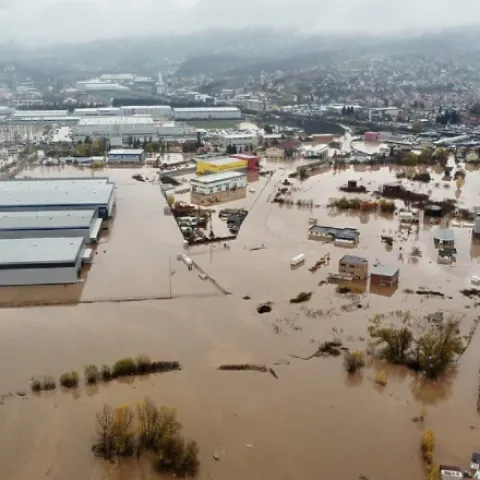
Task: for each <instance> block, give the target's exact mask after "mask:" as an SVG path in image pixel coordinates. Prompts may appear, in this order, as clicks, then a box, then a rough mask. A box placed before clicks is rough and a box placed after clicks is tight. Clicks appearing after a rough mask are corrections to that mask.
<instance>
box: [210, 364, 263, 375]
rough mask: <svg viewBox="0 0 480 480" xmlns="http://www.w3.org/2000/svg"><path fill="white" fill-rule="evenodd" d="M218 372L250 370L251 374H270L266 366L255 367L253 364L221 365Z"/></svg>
mask: <svg viewBox="0 0 480 480" xmlns="http://www.w3.org/2000/svg"><path fill="white" fill-rule="evenodd" d="M218 370H230V371H241V370H249V371H251V372H261V373H266V372H268V368H267V367H266V366H265V365H255V364H252V363H240V364H227V365H220V366H219V367H218Z"/></svg>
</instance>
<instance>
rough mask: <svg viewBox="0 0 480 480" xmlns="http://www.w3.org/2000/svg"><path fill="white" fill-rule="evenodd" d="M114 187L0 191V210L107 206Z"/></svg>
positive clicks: (106, 184)
mask: <svg viewBox="0 0 480 480" xmlns="http://www.w3.org/2000/svg"><path fill="white" fill-rule="evenodd" d="M114 188H115V185H113V184H112V183H104V184H98V185H94V186H93V185H92V186H91V187H90V188H86V186H85V185H78V186H76V187H71V188H70V189H65V188H61V189H60V188H59V189H57V188H49V189H45V188H43V189H35V190H33V189H32V190H26V189H23V190H10V191H5V190H0V208H7V209H8V208H12V209H15V207H22V208H28V207H35V208H40V209H41V207H42V206H43V207H53V206H59V207H60V206H61V207H67V206H82V205H84V206H86V207H87V206H88V207H92V206H97V205H107V204H108V202H109V201H110V198H111V196H112V193H113V190H114Z"/></svg>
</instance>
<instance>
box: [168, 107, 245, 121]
mask: <svg viewBox="0 0 480 480" xmlns="http://www.w3.org/2000/svg"><path fill="white" fill-rule="evenodd" d="M173 118H174V119H175V120H240V119H241V118H242V112H241V111H240V110H239V109H238V108H237V107H204V108H174V109H173Z"/></svg>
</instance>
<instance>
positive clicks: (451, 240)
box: [433, 228, 455, 248]
mask: <svg viewBox="0 0 480 480" xmlns="http://www.w3.org/2000/svg"><path fill="white" fill-rule="evenodd" d="M433 243H434V245H435V247H437V248H454V247H455V233H454V232H453V230H452V229H451V228H439V229H437V231H436V232H435V235H434V237H433Z"/></svg>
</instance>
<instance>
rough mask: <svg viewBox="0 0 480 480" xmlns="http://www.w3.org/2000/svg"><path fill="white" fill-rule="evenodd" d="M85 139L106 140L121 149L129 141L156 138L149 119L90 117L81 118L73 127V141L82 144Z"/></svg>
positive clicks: (153, 124) (154, 126)
mask: <svg viewBox="0 0 480 480" xmlns="http://www.w3.org/2000/svg"><path fill="white" fill-rule="evenodd" d="M86 137H89V138H91V139H92V140H93V139H96V138H106V139H108V141H109V142H110V145H112V146H115V147H121V146H122V145H123V144H126V143H128V141H129V139H130V138H132V139H134V140H135V139H138V140H141V141H143V140H144V139H147V140H148V139H150V137H152V140H154V139H156V138H157V126H156V124H155V122H154V121H153V119H152V118H151V117H115V116H114V117H91V118H82V119H81V120H80V121H79V122H78V123H77V124H76V125H75V127H73V141H74V142H82V141H84V140H85V138H86Z"/></svg>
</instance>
